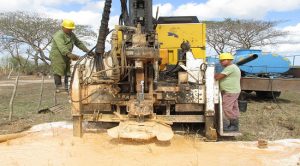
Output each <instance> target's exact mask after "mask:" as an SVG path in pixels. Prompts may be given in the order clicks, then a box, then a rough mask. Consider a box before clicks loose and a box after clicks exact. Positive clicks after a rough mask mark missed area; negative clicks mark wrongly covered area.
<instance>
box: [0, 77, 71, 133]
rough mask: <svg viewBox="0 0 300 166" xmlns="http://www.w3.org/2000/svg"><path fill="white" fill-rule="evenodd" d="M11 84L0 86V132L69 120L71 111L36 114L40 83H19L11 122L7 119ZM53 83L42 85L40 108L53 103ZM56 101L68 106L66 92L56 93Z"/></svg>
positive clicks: (16, 130)
mask: <svg viewBox="0 0 300 166" xmlns="http://www.w3.org/2000/svg"><path fill="white" fill-rule="evenodd" d="M12 90H13V87H12V86H0V110H1V111H0V134H8V133H15V132H19V131H23V130H26V129H28V128H30V127H31V126H32V125H35V124H39V123H45V122H53V121H61V120H71V113H70V111H68V112H60V113H57V114H51V113H47V114H38V113H37V111H38V110H37V107H38V104H39V95H40V84H37V83H35V84H25V85H19V86H18V91H17V94H16V97H15V100H14V113H13V118H12V122H9V121H8V115H9V101H10V98H11V95H12ZM53 97H54V85H53V84H51V83H46V84H45V85H44V93H43V100H42V105H41V107H40V109H42V108H47V107H51V106H53V105H54V99H53ZM57 102H58V103H61V104H63V105H65V106H66V107H69V104H68V97H67V95H66V94H64V95H63V94H62V95H58V96H57Z"/></svg>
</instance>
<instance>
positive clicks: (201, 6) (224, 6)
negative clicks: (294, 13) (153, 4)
mask: <svg viewBox="0 0 300 166" xmlns="http://www.w3.org/2000/svg"><path fill="white" fill-rule="evenodd" d="M163 5H165V4H162V5H161V6H163ZM169 5H171V4H169ZM299 8H300V1H299V0H285V1H282V0H264V1H253V0H242V1H241V0H208V1H207V2H205V3H195V2H188V3H186V4H182V5H180V6H178V7H177V8H176V9H175V10H173V11H168V12H163V13H161V15H162V16H163V15H165V16H167V15H181V16H183V15H185V16H186V15H193V16H198V17H199V19H201V20H206V19H216V18H226V17H233V18H245V19H249V18H253V19H263V17H264V16H265V15H266V14H267V13H268V12H270V11H281V12H282V11H290V10H294V9H299ZM171 9H172V8H171Z"/></svg>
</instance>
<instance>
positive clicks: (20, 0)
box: [0, 0, 300, 54]
mask: <svg viewBox="0 0 300 166" xmlns="http://www.w3.org/2000/svg"><path fill="white" fill-rule="evenodd" d="M171 2H172V1H170V3H160V4H155V5H154V6H153V16H155V14H156V9H157V7H158V6H159V16H186V15H192V16H198V18H199V20H220V19H223V18H228V17H230V18H239V19H263V18H264V17H265V16H266V15H267V14H268V12H286V11H292V10H296V9H300V1H299V0H285V1H282V0H264V1H253V0H242V1H241V0H208V1H206V2H201V3H197V1H192V0H191V1H190V2H188V1H181V2H182V3H183V4H181V5H178V6H174V5H173V4H172V3H171ZM66 5H69V6H72V5H77V6H81V7H80V9H79V10H73V11H64V10H62V9H61V8H62V6H66ZM103 6H104V0H99V1H94V0H64V1H62V0H9V1H7V0H0V12H1V11H17V10H25V11H33V12H39V13H45V14H46V15H47V16H49V17H51V18H56V19H64V18H70V19H73V20H74V21H75V22H76V23H77V24H85V25H91V26H92V27H93V29H94V30H95V31H96V32H98V29H99V26H100V20H101V14H102V10H103ZM111 10H113V8H112V9H111ZM117 13H119V11H117ZM117 23H118V16H117V15H113V16H110V22H109V28H110V29H111V28H113V27H114V25H116V24H117ZM282 30H284V31H289V32H290V34H289V35H288V36H286V37H284V38H280V39H278V40H280V43H281V44H278V46H276V47H265V48H263V49H266V51H272V52H278V53H284V54H295V53H297V52H298V53H300V45H299V43H300V23H299V24H298V25H293V26H288V27H284V28H282Z"/></svg>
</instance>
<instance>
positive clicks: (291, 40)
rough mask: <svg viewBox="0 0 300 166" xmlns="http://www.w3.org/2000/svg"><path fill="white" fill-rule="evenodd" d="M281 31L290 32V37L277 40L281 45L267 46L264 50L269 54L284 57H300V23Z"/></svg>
mask: <svg viewBox="0 0 300 166" xmlns="http://www.w3.org/2000/svg"><path fill="white" fill-rule="evenodd" d="M281 30H282V31H285V32H288V35H287V36H284V37H280V38H278V39H277V40H278V41H279V43H280V44H277V45H276V46H267V47H264V48H263V49H264V50H265V51H268V52H277V53H280V54H282V55H296V54H298V55H300V23H298V24H297V25H295V26H287V27H284V28H282V29H281Z"/></svg>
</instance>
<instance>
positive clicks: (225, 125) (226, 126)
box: [223, 119, 230, 131]
mask: <svg viewBox="0 0 300 166" xmlns="http://www.w3.org/2000/svg"><path fill="white" fill-rule="evenodd" d="M229 127H230V121H229V120H227V119H223V131H229Z"/></svg>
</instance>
